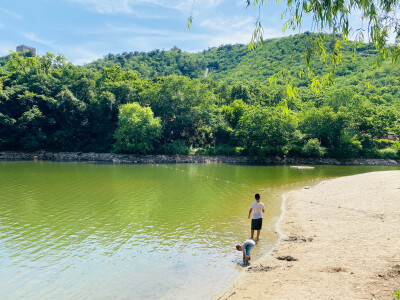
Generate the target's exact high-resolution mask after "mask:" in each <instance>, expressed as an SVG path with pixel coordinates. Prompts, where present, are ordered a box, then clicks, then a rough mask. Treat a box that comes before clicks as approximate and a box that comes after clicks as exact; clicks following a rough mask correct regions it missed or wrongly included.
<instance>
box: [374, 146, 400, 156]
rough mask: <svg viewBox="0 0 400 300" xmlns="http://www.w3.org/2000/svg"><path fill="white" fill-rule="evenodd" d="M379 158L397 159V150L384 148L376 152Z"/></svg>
mask: <svg viewBox="0 0 400 300" xmlns="http://www.w3.org/2000/svg"><path fill="white" fill-rule="evenodd" d="M378 152H379V154H380V156H381V158H393V159H396V158H398V150H397V149H394V148H385V149H380V150H378Z"/></svg>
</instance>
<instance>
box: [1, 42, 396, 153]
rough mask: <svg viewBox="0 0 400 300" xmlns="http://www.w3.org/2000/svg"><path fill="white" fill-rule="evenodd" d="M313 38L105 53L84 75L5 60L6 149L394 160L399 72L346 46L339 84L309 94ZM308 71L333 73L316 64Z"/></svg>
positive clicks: (41, 62) (31, 60)
mask: <svg viewBox="0 0 400 300" xmlns="http://www.w3.org/2000/svg"><path fill="white" fill-rule="evenodd" d="M316 37H317V35H315V34H303V35H298V36H292V37H286V38H281V39H272V40H267V41H265V42H264V44H263V47H261V48H257V49H256V50H255V51H249V50H248V49H247V46H246V45H225V46H221V47H218V48H212V49H209V50H207V51H203V52H200V53H184V52H182V51H181V50H179V49H178V48H176V47H175V48H173V49H171V50H170V51H160V50H155V51H151V52H148V53H138V52H133V53H123V54H117V55H113V54H109V55H107V56H105V57H104V59H102V60H98V61H95V62H93V63H90V64H88V65H85V66H74V65H72V64H71V63H67V62H66V61H65V60H64V59H63V57H62V56H58V57H56V56H54V55H52V54H47V55H45V56H42V57H39V56H37V57H24V56H21V55H18V54H17V53H13V54H12V55H11V56H9V57H7V58H3V59H2V60H0V62H1V64H0V65H1V67H0V126H1V127H0V150H23V151H35V150H39V149H44V150H52V151H96V152H110V151H114V152H121V153H141V154H142V153H167V154H178V153H179V154H187V153H189V152H191V153H197V154H227V155H257V156H265V155H281V156H283V155H287V156H312V157H320V156H328V157H392V158H398V157H399V156H400V151H399V149H400V143H399V142H396V141H393V140H389V139H386V138H385V137H386V136H387V134H388V132H393V133H395V134H396V135H400V91H399V80H400V66H399V64H395V65H393V64H392V63H391V62H390V61H385V62H383V64H382V65H381V66H380V67H376V66H375V64H374V60H375V57H374V51H373V48H372V47H371V46H368V45H361V46H359V47H358V48H357V53H358V55H357V56H356V57H354V49H355V44H354V43H352V42H349V43H348V44H346V45H344V46H343V50H342V51H343V61H342V63H341V64H340V65H339V67H338V68H337V69H336V71H335V75H336V76H335V81H334V84H333V85H332V86H327V87H326V88H324V89H322V90H318V91H314V90H313V89H311V88H310V86H311V82H312V81H311V79H312V78H310V77H308V76H307V75H306V74H303V75H302V76H301V77H300V76H299V75H300V73H299V72H300V70H302V69H303V67H304V66H305V56H306V53H307V49H309V47H310V46H311V45H312V43H311V41H310V39H314V38H316ZM328 47H329V43H328ZM311 66H312V68H313V71H314V72H315V74H317V75H318V74H319V75H321V74H325V73H326V72H328V68H329V67H328V66H326V65H325V64H324V63H323V62H322V61H320V59H319V57H315V58H314V59H313V60H312V63H311ZM206 68H209V70H210V72H209V76H208V77H207V79H204V72H205V69H206ZM280 71H285V73H284V75H283V76H282V75H277V74H278V73H279V72H280ZM289 72H290V73H291V74H292V77H291V78H292V80H293V83H294V85H295V87H296V91H297V96H296V97H295V98H293V97H289V96H288V95H287V89H286V86H285V80H286V77H287V74H288V73H289ZM285 74H286V75H285ZM274 75H277V76H276V84H270V83H269V78H270V77H271V76H274ZM392 136H393V135H391V136H390V138H392Z"/></svg>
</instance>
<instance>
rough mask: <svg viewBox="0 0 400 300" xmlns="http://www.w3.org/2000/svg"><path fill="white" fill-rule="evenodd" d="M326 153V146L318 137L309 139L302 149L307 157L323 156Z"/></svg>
mask: <svg viewBox="0 0 400 300" xmlns="http://www.w3.org/2000/svg"><path fill="white" fill-rule="evenodd" d="M325 153H326V148H324V147H322V146H321V143H320V142H319V141H318V139H309V140H308V141H307V143H306V144H305V145H304V147H303V149H302V154H303V155H304V156H307V157H322V156H324V155H325Z"/></svg>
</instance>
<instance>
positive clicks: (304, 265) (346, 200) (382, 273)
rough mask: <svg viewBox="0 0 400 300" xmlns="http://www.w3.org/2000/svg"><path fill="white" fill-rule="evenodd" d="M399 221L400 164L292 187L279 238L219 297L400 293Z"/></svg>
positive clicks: (383, 295) (346, 296) (366, 296)
mask: <svg viewBox="0 0 400 300" xmlns="http://www.w3.org/2000/svg"><path fill="white" fill-rule="evenodd" d="M385 184H386V186H385ZM321 198H324V199H323V200H321ZM360 204H362V205H360ZM399 224H400V171H380V172H371V173H364V174H358V175H352V176H345V177H338V178H335V179H330V180H325V181H322V182H320V183H318V184H316V185H315V186H312V187H307V188H302V189H299V190H294V191H289V192H285V193H284V194H282V214H281V216H280V217H279V219H278V221H277V224H276V227H275V228H276V232H277V233H278V235H279V238H278V241H277V242H276V244H275V245H274V247H273V248H272V249H271V250H270V251H268V252H267V253H266V254H264V255H263V256H261V257H260V258H258V259H257V260H256V261H254V262H253V263H252V264H251V266H250V267H248V268H245V269H243V270H242V271H241V272H240V273H239V274H238V275H237V276H236V278H235V280H234V281H233V282H232V283H231V284H230V285H228V286H227V287H226V288H225V289H223V290H222V291H221V292H220V293H218V294H217V295H215V296H214V299H230V300H232V299H243V298H246V299H263V298H264V299H393V297H394V291H395V290H396V289H397V290H399V289H400V231H399V229H398V228H399Z"/></svg>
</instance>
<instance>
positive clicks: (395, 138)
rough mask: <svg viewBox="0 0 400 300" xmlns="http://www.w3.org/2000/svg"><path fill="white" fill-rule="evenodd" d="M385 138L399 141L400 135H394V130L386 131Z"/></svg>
mask: <svg viewBox="0 0 400 300" xmlns="http://www.w3.org/2000/svg"><path fill="white" fill-rule="evenodd" d="M385 139H387V140H391V141H400V137H398V136H396V134H395V133H394V132H388V133H387V134H386V136H385Z"/></svg>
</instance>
